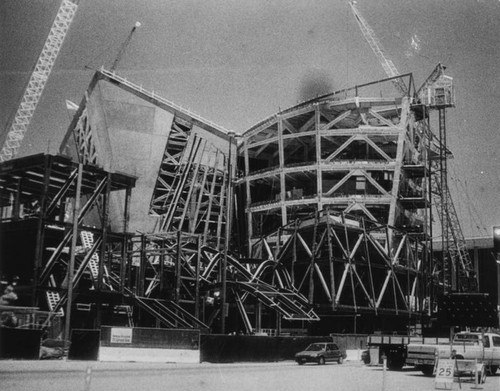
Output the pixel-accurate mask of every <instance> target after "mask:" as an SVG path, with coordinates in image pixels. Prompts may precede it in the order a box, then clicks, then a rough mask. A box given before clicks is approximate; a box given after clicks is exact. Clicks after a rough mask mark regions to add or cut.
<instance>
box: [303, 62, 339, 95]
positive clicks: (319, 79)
mask: <svg viewBox="0 0 500 391" xmlns="http://www.w3.org/2000/svg"><path fill="white" fill-rule="evenodd" d="M330 92H333V85H332V83H331V81H330V80H329V77H328V75H327V73H326V72H325V71H322V70H319V69H314V70H312V71H310V72H309V73H308V74H307V75H305V76H304V77H303V78H302V80H301V81H300V90H299V100H300V101H304V100H308V99H312V98H315V97H317V96H319V95H324V94H328V93H330Z"/></svg>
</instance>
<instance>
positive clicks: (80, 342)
mask: <svg viewBox="0 0 500 391" xmlns="http://www.w3.org/2000/svg"><path fill="white" fill-rule="evenodd" d="M100 336H101V333H100V330H91V329H73V330H71V345H70V348H69V352H68V359H69V360H92V361H96V360H97V359H98V357H99V342H100Z"/></svg>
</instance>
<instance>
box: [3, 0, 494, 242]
mask: <svg viewBox="0 0 500 391" xmlns="http://www.w3.org/2000/svg"><path fill="white" fill-rule="evenodd" d="M59 4H60V0H0V17H1V21H0V28H1V30H0V31H1V39H0V56H1V57H0V83H1V84H0V91H1V93H0V126H1V127H2V131H5V129H6V125H7V124H8V122H9V119H11V118H12V116H13V115H14V113H15V111H16V108H17V105H18V103H19V99H20V98H21V96H22V93H23V89H24V85H25V83H26V81H27V79H28V78H29V75H30V71H31V68H32V66H33V65H34V63H35V62H36V59H37V57H38V55H39V53H40V51H41V48H42V46H43V43H44V42H45V40H46V37H47V35H48V32H49V30H50V27H51V25H52V22H53V19H54V17H55V14H56V12H57V9H58V7H59ZM358 9H359V10H360V12H361V13H362V14H363V15H364V17H365V19H366V20H367V21H368V23H369V24H370V25H371V27H372V28H373V29H374V30H375V32H376V34H377V36H378V38H379V39H380V41H381V42H382V44H383V46H384V47H385V50H386V55H387V57H389V58H390V59H392V61H393V62H394V64H395V65H396V67H397V68H398V70H399V72H400V73H408V72H412V73H413V75H414V78H415V81H416V85H417V86H420V84H421V83H422V82H423V81H424V80H425V79H426V78H427V76H428V75H429V74H430V73H431V72H432V70H433V69H434V67H435V65H436V64H437V63H438V62H442V63H443V64H444V65H446V66H447V74H448V75H450V76H452V77H453V78H454V82H455V86H456V100H457V106H456V108H454V109H449V110H448V111H447V132H448V146H449V147H450V149H451V150H452V151H453V153H454V155H455V158H454V159H453V160H452V161H451V162H450V163H449V170H450V187H451V190H452V195H453V198H454V201H455V206H456V209H457V211H458V214H459V217H460V218H461V221H462V228H463V230H464V232H465V234H466V236H490V235H491V232H492V231H491V228H492V226H494V225H500V206H499V204H500V202H499V201H500V196H499V194H500V159H499V157H498V155H499V147H500V130H499V123H500V107H499V103H500V93H499V89H500V85H499V77H498V69H499V67H498V64H500V50H499V49H498V41H499V37H500V1H498V0H377V1H373V0H358ZM136 21H140V22H141V24H142V26H141V27H140V28H139V29H138V30H137V32H136V33H135V35H134V37H133V39H132V41H131V43H130V45H129V46H128V48H127V52H126V54H125V55H124V57H123V58H122V61H121V63H120V64H119V66H118V69H117V72H118V73H120V74H122V75H123V76H124V77H127V78H128V79H130V80H131V81H133V82H134V83H136V84H142V85H143V86H144V87H145V88H147V89H151V90H154V91H155V92H157V93H158V94H160V95H162V96H164V97H165V98H167V99H169V100H171V101H174V102H175V103H177V104H180V105H182V106H185V107H187V108H190V109H191V110H192V111H194V112H196V113H198V114H200V115H202V116H203V117H205V118H207V119H209V120H211V121H214V122H216V123H219V124H220V125H222V126H224V127H225V128H227V129H232V130H235V131H236V132H243V131H244V130H246V129H247V128H249V127H250V126H252V125H253V124H255V123H256V122H258V121H260V120H261V119H263V118H265V117H266V116H268V115H271V114H273V113H275V112H277V111H278V110H279V109H280V108H286V107H289V106H291V105H293V104H295V103H296V102H297V101H301V100H303V99H305V98H310V97H311V95H312V96H314V95H315V94H317V93H324V92H329V91H333V90H338V89H342V88H346V87H351V86H353V85H355V84H362V83H365V82H370V81H373V80H377V79H382V78H384V77H386V76H385V74H384V71H383V69H382V67H381V65H380V64H379V62H378V61H377V58H376V57H375V55H374V54H373V53H372V51H371V50H370V48H369V46H368V44H367V43H366V41H365V40H364V38H363V36H362V34H361V31H360V30H359V28H358V26H357V24H356V22H355V19H354V17H353V15H352V13H351V10H350V7H349V6H348V2H347V1H341V0H307V1H306V0H281V1H278V0H275V1H273V0H246V1H243V0H241V1H237V0H175V1H174V0H135V1H132V0H128V1H126V0H80V5H79V8H78V11H77V14H76V17H75V19H74V21H73V23H72V25H71V27H70V30H69V33H68V35H67V37H66V40H65V42H64V45H63V48H62V50H61V53H60V55H59V57H58V59H57V62H56V64H55V67H54V69H53V72H52V74H51V77H50V79H49V81H48V83H47V86H46V88H45V91H44V94H43V96H42V99H41V101H40V103H39V105H38V108H37V111H36V114H35V116H34V118H33V120H32V123H31V126H30V129H29V131H28V133H27V135H26V137H25V139H24V143H23V145H22V147H21V150H20V155H27V154H32V153H38V152H50V153H56V152H57V151H58V147H59V144H60V142H61V140H62V137H63V135H64V133H65V131H66V129H67V127H68V125H69V121H70V116H69V113H68V111H67V110H66V106H65V100H66V99H68V100H71V101H74V102H76V103H79V102H80V100H81V98H82V96H83V93H84V91H85V89H86V87H87V85H88V83H89V81H90V79H91V76H92V74H93V71H92V70H91V69H87V68H86V67H90V68H93V69H96V68H99V67H100V66H102V65H104V66H105V67H107V68H109V67H110V66H111V64H112V63H113V60H114V59H115V57H116V55H117V53H118V50H119V47H120V45H121V43H122V42H124V41H125V39H126V37H127V35H128V33H129V31H130V30H131V28H132V27H133V25H134V23H135V22H136Z"/></svg>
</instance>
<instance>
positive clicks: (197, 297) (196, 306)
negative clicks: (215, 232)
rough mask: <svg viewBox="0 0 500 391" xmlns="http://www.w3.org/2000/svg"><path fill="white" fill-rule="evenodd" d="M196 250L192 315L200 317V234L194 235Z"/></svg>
mask: <svg viewBox="0 0 500 391" xmlns="http://www.w3.org/2000/svg"><path fill="white" fill-rule="evenodd" d="M196 244H197V246H196V247H197V249H196V250H197V251H196V268H195V276H196V280H195V304H194V316H195V317H196V319H199V318H200V261H201V235H198V236H197V237H196Z"/></svg>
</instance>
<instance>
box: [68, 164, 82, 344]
mask: <svg viewBox="0 0 500 391" xmlns="http://www.w3.org/2000/svg"><path fill="white" fill-rule="evenodd" d="M82 172H83V164H82V163H79V164H78V178H77V182H76V192H75V202H74V203H73V228H72V229H73V236H72V238H71V250H70V259H69V265H68V274H67V278H66V280H67V281H68V301H67V302H66V319H65V320H66V322H65V327H64V346H65V348H68V341H69V338H70V334H69V331H70V330H69V329H70V327H71V305H72V303H73V274H74V269H75V257H76V239H77V238H78V215H79V212H80V193H81V191H82Z"/></svg>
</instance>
